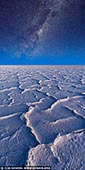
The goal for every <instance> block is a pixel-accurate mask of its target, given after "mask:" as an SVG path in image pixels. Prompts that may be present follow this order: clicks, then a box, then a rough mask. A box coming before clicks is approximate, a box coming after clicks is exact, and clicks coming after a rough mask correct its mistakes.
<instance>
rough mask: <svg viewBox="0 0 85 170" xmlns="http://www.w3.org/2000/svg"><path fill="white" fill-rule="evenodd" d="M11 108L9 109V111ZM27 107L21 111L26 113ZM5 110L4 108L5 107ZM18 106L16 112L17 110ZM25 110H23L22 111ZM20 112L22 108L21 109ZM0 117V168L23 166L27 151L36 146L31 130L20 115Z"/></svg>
mask: <svg viewBox="0 0 85 170" xmlns="http://www.w3.org/2000/svg"><path fill="white" fill-rule="evenodd" d="M10 108H11V111H10V112H12V108H13V112H15V110H16V108H14V107H9V110H10ZM27 108H28V107H24V108H23V111H25V112H26V111H27V110H26V109H27ZM5 109H6V107H5ZM19 109H20V108H19V105H18V107H17V110H19ZM24 109H25V110H24ZM21 110H22V108H21ZM3 111H5V115H6V116H2V117H0V127H1V128H0V134H1V139H0V146H1V147H0V148H1V149H0V166H3V165H4V166H15V165H16V166H24V165H25V160H26V158H27V153H28V150H29V149H30V148H31V147H35V146H36V145H38V142H37V141H36V139H35V137H34V135H33V134H32V133H31V129H30V128H27V127H26V126H25V119H24V117H23V115H22V113H14V114H13V113H12V114H10V115H9V114H8V116H7V114H6V111H7V110H4V108H3Z"/></svg>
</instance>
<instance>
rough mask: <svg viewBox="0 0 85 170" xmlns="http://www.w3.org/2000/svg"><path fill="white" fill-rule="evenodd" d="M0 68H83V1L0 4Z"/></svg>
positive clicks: (13, 0) (24, 0) (2, 1)
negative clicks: (30, 65) (9, 65)
mask: <svg viewBox="0 0 85 170" xmlns="http://www.w3.org/2000/svg"><path fill="white" fill-rule="evenodd" d="M0 64H1V65H3V64H5V65H6V64H7V65H8V64H11V65H12V64H68V65H69V64H79V65H80V64H85V0H0Z"/></svg>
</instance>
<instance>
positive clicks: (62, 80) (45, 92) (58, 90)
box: [0, 66, 85, 170]
mask: <svg viewBox="0 0 85 170" xmlns="http://www.w3.org/2000/svg"><path fill="white" fill-rule="evenodd" d="M24 165H25V166H41V165H42V166H51V167H52V170H85V67H84V66H1V67H0V166H24Z"/></svg>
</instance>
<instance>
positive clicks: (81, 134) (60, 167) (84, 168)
mask: <svg viewBox="0 0 85 170" xmlns="http://www.w3.org/2000/svg"><path fill="white" fill-rule="evenodd" d="M84 148H85V130H81V131H77V132H73V133H71V134H67V135H65V136H59V137H57V138H56V139H55V140H54V142H53V143H51V144H40V145H38V146H37V147H35V148H32V149H31V150H30V151H29V155H28V161H27V165H28V166H40V165H41V166H43V165H44V166H47V165H48V166H51V167H52V170H64V169H65V170H74V169H75V170H85V156H84V155H85V149H84Z"/></svg>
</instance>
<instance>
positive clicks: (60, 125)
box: [25, 98, 85, 143]
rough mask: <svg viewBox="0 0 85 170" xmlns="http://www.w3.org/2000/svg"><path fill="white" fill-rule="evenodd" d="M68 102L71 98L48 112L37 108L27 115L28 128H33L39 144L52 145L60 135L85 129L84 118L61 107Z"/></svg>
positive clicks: (58, 103)
mask: <svg viewBox="0 0 85 170" xmlns="http://www.w3.org/2000/svg"><path fill="white" fill-rule="evenodd" d="M68 100H69V98H67V99H62V100H59V101H57V102H55V103H54V104H53V105H52V106H51V108H50V109H47V110H42V109H41V110H40V109H39V107H38V106H37V107H35V108H31V109H30V110H29V111H28V112H27V113H26V115H25V117H26V119H27V126H28V127H31V129H32V133H33V134H34V135H35V136H36V138H37V140H38V141H39V143H50V142H53V140H54V139H55V138H56V136H58V135H59V134H61V135H64V134H67V133H71V132H72V131H75V130H78V129H83V128H85V119H84V118H83V117H82V116H80V115H77V114H76V112H74V111H73V110H70V109H68V108H65V107H64V106H62V105H61V103H63V102H66V101H68ZM53 115H54V116H53ZM71 125H72V126H71ZM42 129H43V130H42ZM44 132H45V133H44Z"/></svg>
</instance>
